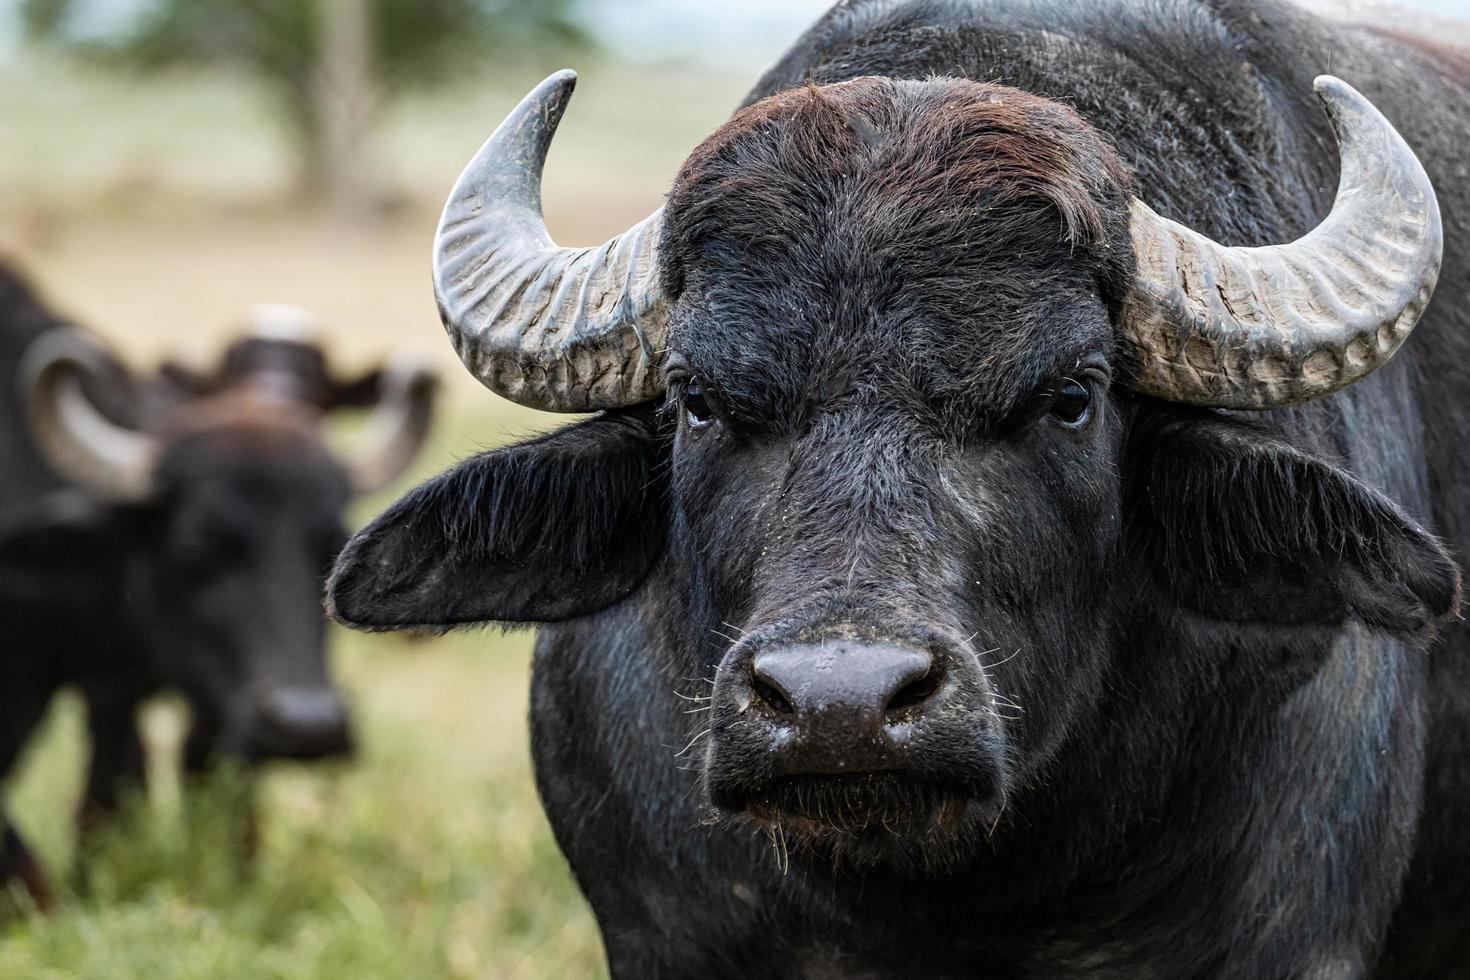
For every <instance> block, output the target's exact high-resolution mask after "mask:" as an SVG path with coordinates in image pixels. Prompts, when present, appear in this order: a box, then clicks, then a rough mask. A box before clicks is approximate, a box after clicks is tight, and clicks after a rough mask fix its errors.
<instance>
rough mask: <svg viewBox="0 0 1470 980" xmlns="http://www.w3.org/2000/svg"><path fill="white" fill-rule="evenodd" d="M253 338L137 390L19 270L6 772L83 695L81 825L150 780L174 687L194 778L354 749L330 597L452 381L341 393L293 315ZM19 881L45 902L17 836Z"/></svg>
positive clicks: (343, 386)
mask: <svg viewBox="0 0 1470 980" xmlns="http://www.w3.org/2000/svg"><path fill="white" fill-rule="evenodd" d="M250 327H251V329H250V331H249V333H248V335H247V336H246V337H245V338H244V339H241V340H238V341H237V342H235V343H234V344H233V345H232V346H231V347H230V348H229V349H228V351H227V352H226V354H225V356H224V359H223V363H222V364H220V365H219V366H218V368H217V369H216V370H214V371H212V372H209V373H198V372H194V371H191V370H188V369H185V368H182V367H180V366H178V365H172V364H171V365H166V366H165V367H164V368H163V369H162V370H161V371H160V372H159V373H158V374H157V375H156V376H153V377H148V378H140V377H137V376H135V375H133V374H132V373H130V372H129V371H128V370H127V369H125V368H124V367H123V365H122V364H121V363H120V362H119V360H118V359H117V358H116V357H115V356H114V355H113V354H111V353H110V352H109V351H108V350H107V348H106V347H105V346H104V345H103V344H101V343H100V342H99V341H98V339H97V338H96V337H95V336H93V335H91V334H88V333H86V332H85V331H83V330H81V329H79V328H77V327H75V326H72V325H70V324H67V323H65V322H63V321H60V320H58V319H57V318H56V317H55V316H53V315H52V314H51V313H49V312H48V311H47V310H46V309H45V308H43V307H42V306H41V305H40V304H39V303H38V302H37V301H36V300H35V298H34V297H33V296H32V294H31V293H30V292H29V291H28V290H27V288H26V287H25V286H24V285H23V284H22V283H21V282H20V281H19V280H18V279H17V278H16V277H15V276H14V275H13V274H11V273H9V272H7V271H5V270H4V269H0V399H3V401H0V404H3V405H4V406H5V407H4V414H3V416H0V651H3V653H0V773H5V772H8V770H9V769H10V767H11V766H12V764H13V762H14V760H15V758H16V756H17V754H18V752H19V751H20V749H21V748H22V746H23V745H24V743H25V741H26V739H27V737H28V735H29V733H30V732H31V730H32V729H33V728H34V727H35V725H36V724H37V722H38V721H39V720H40V719H41V717H42V715H43V714H44V712H45V710H46V707H47V705H48V704H49V702H50V700H51V697H52V695H54V694H55V693H56V692H57V690H58V689H60V688H62V687H64V686H75V687H76V688H77V689H79V690H80V692H81V694H82V696H83V698H84V700H85V703H86V711H87V720H88V725H89V728H90V732H91V736H92V745H93V754H92V760H91V767H90V771H89V774H88V778H87V787H86V795H85V798H84V801H83V804H82V818H83V822H84V823H85V822H87V821H89V820H90V819H91V818H92V817H94V816H96V815H98V814H100V813H104V812H106V811H107V810H109V809H111V808H113V807H115V806H116V804H117V801H118V794H119V792H120V790H121V789H122V788H123V787H126V786H128V785H129V784H135V785H136V784H138V783H139V782H140V781H141V779H142V777H143V772H144V752H143V747H142V744H141V742H140V739H139V735H138V732H137V729H136V724H135V712H136V709H137V707H138V706H139V704H140V702H142V701H143V700H144V699H145V698H147V697H149V696H150V695H153V694H155V693H156V692H158V691H160V690H162V689H176V690H178V691H180V692H182V693H183V695H184V696H185V698H186V699H187V700H188V703H189V705H190V707H191V709H192V714H193V727H192V730H191V732H190V735H189V737H188V741H187V743H186V747H185V752H184V755H185V765H186V767H188V768H189V769H190V770H191V771H197V770H200V769H203V768H205V767H206V766H207V765H208V763H209V762H210V761H211V760H213V759H217V758H222V757H223V758H233V759H237V760H242V761H244V762H245V763H252V762H258V761H262V760H267V759H281V758H292V759H316V758H325V757H330V756H341V755H345V754H347V753H348V752H350V751H351V748H352V737H351V730H350V725H349V716H348V709H347V706H346V704H345V703H344V701H343V699H342V697H341V695H340V694H339V693H338V691H337V690H336V689H335V688H334V686H333V684H332V681H331V679H330V678H329V676H328V671H327V664H326V658H325V643H324V640H325V621H324V618H323V615H322V610H321V591H322V578H323V576H324V574H325V573H326V571H327V569H328V568H329V566H330V564H331V561H332V558H333V556H334V555H335V554H336V552H337V550H338V548H339V547H340V546H341V544H342V542H343V541H344V540H345V535H346V529H345V527H344V525H343V511H344V509H345V507H346V506H347V503H348V501H349V500H351V499H352V497H353V496H354V495H355V494H362V493H369V492H371V491H373V490H376V489H378V488H380V487H382V486H384V485H386V484H387V483H389V482H390V481H392V480H393V479H394V478H395V477H397V476H398V475H399V474H401V473H402V472H403V471H404V469H405V468H406V467H407V465H408V464H409V463H410V461H411V460H412V459H413V457H414V455H415V454H416V452H417V451H418V449H419V447H420V446H421V445H422V443H423V440H424V436H425V434H426V432H427V430H428V428H429V424H430V418H431V414H432V403H433V392H434V387H435V385H434V379H433V376H432V375H431V374H430V373H429V371H428V370H427V369H426V368H425V367H423V366H422V365H421V364H419V363H418V362H416V361H415V362H410V361H408V360H399V361H395V362H394V363H393V364H391V365H390V366H389V367H387V368H384V369H382V370H377V371H373V372H371V373H369V374H367V375H365V376H363V377H358V378H352V379H347V380H342V379H339V378H337V377H334V376H333V375H332V373H331V372H329V371H328V369H327V365H326V360H325V358H324V356H323V352H322V350H321V348H320V347H319V346H318V345H317V344H316V343H314V342H313V341H312V339H311V330H310V327H311V321H310V317H309V316H308V315H307V314H305V313H304V312H303V311H300V310H296V309H294V308H290V307H261V308H259V309H258V310H257V311H256V313H255V315H254V318H253V322H252V323H251V324H250ZM352 408H360V409H367V410H369V416H368V419H367V421H366V423H365V427H364V429H363V431H362V433H361V436H360V438H359V440H358V445H359V447H360V448H359V449H358V451H357V452H355V453H354V454H353V455H352V456H351V457H350V458H345V459H344V458H341V457H340V456H338V455H336V454H334V453H333V452H332V451H331V450H330V449H329V448H328V446H327V443H326V440H325V438H324V435H325V429H326V427H327V422H328V419H329V418H330V417H331V415H332V413H333V412H334V411H335V410H338V409H352ZM0 828H4V822H3V820H0ZM17 877H18V878H20V879H21V880H22V881H24V882H25V884H26V887H27V889H28V890H29V891H30V892H31V893H32V894H33V895H34V896H35V897H36V898H37V900H38V901H40V902H42V903H43V904H44V902H45V901H46V899H47V894H46V883H45V881H44V879H43V878H42V876H41V875H40V873H39V871H38V869H37V868H36V866H35V863H34V861H33V860H32V859H31V857H30V856H29V855H28V853H27V852H26V849H25V847H24V845H23V844H22V842H21V840H20V839H19V837H18V836H17V835H16V834H15V833H14V831H13V830H11V829H8V828H5V834H4V850H3V853H0V881H4V880H10V879H14V878H17Z"/></svg>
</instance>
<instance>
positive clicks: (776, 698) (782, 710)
mask: <svg viewBox="0 0 1470 980" xmlns="http://www.w3.org/2000/svg"><path fill="white" fill-rule="evenodd" d="M750 690H751V693H752V694H754V695H755V698H756V700H757V701H759V702H761V703H763V704H764V705H765V706H766V707H767V708H770V709H771V710H772V711H774V712H776V713H777V714H778V715H790V714H795V713H796V709H795V708H793V707H792V706H791V701H790V700H789V699H788V698H787V697H786V695H785V694H783V693H782V692H781V689H780V688H779V687H776V685H774V684H770V683H767V682H766V681H765V680H763V679H762V678H761V677H760V675H759V674H754V675H752V676H751V678H750Z"/></svg>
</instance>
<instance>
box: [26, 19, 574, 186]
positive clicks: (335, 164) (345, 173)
mask: <svg viewBox="0 0 1470 980" xmlns="http://www.w3.org/2000/svg"><path fill="white" fill-rule="evenodd" d="M577 3H578V0H138V2H135V3H134V4H132V10H133V14H132V16H130V17H125V18H122V21H123V22H122V23H121V24H117V25H111V21H109V24H110V28H109V29H108V30H105V31H98V30H96V29H95V28H94V27H93V26H92V25H89V24H88V23H86V19H87V17H86V15H87V13H88V10H87V8H89V7H91V6H93V5H92V4H90V3H88V2H87V0H22V6H21V14H22V24H23V26H24V29H25V30H26V33H27V35H28V37H30V38H31V39H34V40H39V41H43V42H47V43H51V44H53V45H57V46H60V47H63V48H66V49H69V50H72V51H75V52H78V53H80V54H83V55H85V56H88V57H93V58H100V59H107V60H113V61H120V62H123V63H126V64H129V65H135V66H139V67H143V68H154V67H161V66H166V65H174V64H189V63H194V64H198V63H209V62H230V63H235V64H239V65H243V66H245V67H246V68H248V69H249V70H250V71H252V72H254V73H256V74H258V75H259V76H260V77H261V78H262V79H264V80H265V81H266V83H267V84H268V85H270V86H271V88H272V90H273V92H274V94H275V96H276V104H277V106H278V107H279V110H280V112H281V116H282V118H283V120H284V121H285V122H286V124H287V126H288V127H289V130H290V134H291V137H292V139H293V143H294V145H295V147H296V150H297V153H298V159H299V161H300V178H301V187H302V190H303V191H304V192H305V193H307V194H308V195H310V196H312V197H313V198H315V199H323V200H326V201H328V202H330V203H331V204H332V206H333V207H334V209H336V210H338V211H339V212H342V213H360V212H361V211H362V209H363V208H364V207H365V206H366V204H367V203H368V200H369V196H370V194H371V187H370V185H369V182H368V180H367V179H366V177H367V175H366V174H365V172H364V165H363V160H364V154H365V137H366V135H367V133H368V131H369V129H370V126H371V122H372V119H373V117H374V116H375V115H376V114H377V112H378V110H379V108H380V107H381V106H382V104H383V103H384V101H385V100H386V99H388V98H391V97H392V96H393V95H394V94H396V93H397V92H399V91H402V90H403V89H405V88H409V87H414V86H428V85H433V84H437V83H441V82H444V81H447V80H448V79H450V78H453V77H454V76H456V75H463V74H464V73H463V71H462V67H463V65H465V64H466V63H468V64H484V63H486V62H487V61H488V60H489V59H490V58H491V57H493V56H496V55H500V56H504V55H507V54H515V53H518V52H523V51H526V50H529V49H535V48H544V47H579V46H586V45H587V44H588V43H589V40H588V37H587V35H586V34H585V33H584V32H583V30H582V29H581V28H580V27H579V26H578V24H577V21H576V19H575V17H574V8H575V7H576V6H577Z"/></svg>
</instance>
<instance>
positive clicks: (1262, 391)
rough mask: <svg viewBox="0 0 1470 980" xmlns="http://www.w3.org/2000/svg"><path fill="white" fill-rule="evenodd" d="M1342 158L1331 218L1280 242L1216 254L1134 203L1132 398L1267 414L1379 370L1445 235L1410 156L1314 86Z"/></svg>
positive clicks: (1128, 329)
mask: <svg viewBox="0 0 1470 980" xmlns="http://www.w3.org/2000/svg"><path fill="white" fill-rule="evenodd" d="M1315 88H1316V91H1317V95H1318V97H1319V98H1320V99H1321V100H1322V104H1323V105H1324V106H1325V107H1326V110H1327V115H1328V118H1329V119H1330V121H1331V123H1332V129H1333V132H1334V133H1335V134H1336V137H1337V142H1338V148H1339V154H1340V156H1341V178H1340V180H1339V183H1338V188H1337V198H1336V200H1335V201H1334V202H1333V205H1332V212H1331V213H1330V214H1329V215H1328V216H1327V217H1326V218H1325V219H1324V220H1323V221H1322V223H1321V224H1320V225H1318V226H1317V227H1316V228H1314V229H1313V230H1312V231H1311V232H1309V233H1308V234H1307V235H1305V236H1303V237H1302V238H1300V239H1298V240H1297V241H1295V242H1292V243H1291V244H1289V245H1270V246H1265V247H1260V248H1228V247H1226V246H1223V245H1220V244H1217V243H1216V242H1213V241H1211V240H1210V239H1208V238H1206V237H1205V236H1203V235H1201V234H1199V233H1198V232H1195V231H1192V230H1190V229H1189V228H1186V227H1184V226H1183V225H1181V224H1178V223H1177V222H1174V221H1170V220H1168V219H1167V218H1163V217H1160V216H1159V215H1158V214H1156V213H1154V212H1153V211H1152V210H1150V209H1149V207H1148V206H1147V205H1145V204H1144V203H1143V202H1141V201H1137V200H1135V201H1134V202H1133V216H1132V224H1131V234H1132V239H1133V249H1134V253H1135V256H1136V258H1137V262H1138V271H1137V276H1136V279H1135V282H1134V286H1133V291H1132V293H1131V295H1130V297H1129V301H1128V306H1127V309H1126V311H1125V313H1124V317H1123V328H1124V332H1125V334H1126V335H1127V337H1128V339H1129V341H1130V342H1131V343H1132V345H1133V347H1134V348H1135V349H1136V350H1137V352H1138V355H1139V361H1140V365H1141V371H1140V374H1139V377H1138V380H1137V381H1136V383H1135V385H1134V387H1135V388H1136V389H1137V390H1139V391H1141V392H1143V393H1145V394H1149V395H1155V396H1157V397H1159V398H1164V399H1167V400H1169V401H1176V402H1188V403H1191V404H1195V405H1210V406H1215V407H1220V408H1241V409H1268V408H1275V407H1277V406H1281V405H1291V404H1295V403H1297V402H1304V401H1307V400H1309V399H1312V398H1319V397H1321V396H1323V395H1328V394H1331V393H1332V392H1334V391H1337V390H1338V389H1340V388H1343V387H1345V386H1347V385H1350V384H1352V383H1353V382H1354V381H1357V380H1358V379H1360V378H1362V377H1364V376H1365V375H1367V374H1368V373H1370V372H1371V371H1373V370H1374V369H1375V368H1377V367H1378V366H1379V365H1381V364H1383V363H1384V362H1385V361H1387V360H1388V359H1389V357H1391V356H1392V355H1393V353H1394V351H1396V350H1397V349H1398V347H1399V345H1400V344H1402V343H1403V342H1404V339H1405V338H1406V337H1408V335H1409V331H1410V330H1412V329H1413V328H1414V324H1415V323H1416V322H1417V321H1418V319H1419V316H1420V314H1422V313H1423V312H1424V307H1425V304H1427V303H1428V302H1429V297H1430V294H1431V293H1432V292H1433V291H1434V283H1435V280H1436V279H1437V278H1438V276H1439V266H1440V257H1441V253H1442V252H1443V250H1444V232H1443V230H1442V228H1441V227H1440V217H1439V205H1438V203H1437V202H1436V200H1435V197H1434V188H1433V187H1432V186H1431V185H1430V183H1429V177H1428V175H1427V174H1425V172H1424V168H1423V166H1421V165H1420V163H1419V159H1418V158H1417V157H1416V156H1415V155H1414V151H1413V150H1411V149H1409V146H1408V144H1407V143H1405V142H1404V140H1403V137H1401V136H1400V135H1399V134H1398V132H1397V131H1395V129H1394V128H1393V126H1392V125H1391V124H1390V123H1389V122H1388V120H1386V119H1384V118H1383V116H1382V115H1381V114H1380V113H1379V112H1378V110H1377V109H1375V108H1374V107H1373V105H1372V103H1370V102H1369V101H1368V100H1367V99H1365V98H1364V97H1363V96H1362V95H1361V94H1359V93H1358V91H1357V90H1355V89H1354V88H1353V87H1352V86H1350V85H1348V84H1347V83H1346V82H1344V81H1342V80H1341V79H1339V78H1334V77H1333V76H1331V75H1322V76H1319V77H1318V78H1317V81H1316V86H1315Z"/></svg>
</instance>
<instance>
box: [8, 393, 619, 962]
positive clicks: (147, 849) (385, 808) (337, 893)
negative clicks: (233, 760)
mask: <svg viewBox="0 0 1470 980" xmlns="http://www.w3.org/2000/svg"><path fill="white" fill-rule="evenodd" d="M526 418H527V417H526V416H523V415H518V414H515V413H513V412H509V411H507V412H503V413H500V414H499V415H498V416H497V418H496V419H495V420H494V421H490V420H485V421H480V422H478V423H477V424H475V425H471V426H461V425H457V424H447V425H444V426H441V428H440V430H439V431H438V434H437V436H436V438H435V440H434V445H433V446H431V447H430V450H429V452H427V453H426V462H424V463H423V464H422V465H421V466H420V467H419V471H420V473H421V474H423V473H427V472H431V471H433V470H437V469H442V468H443V467H444V466H445V465H447V464H448V462H449V461H450V460H451V459H452V457H453V456H454V455H456V454H462V453H463V452H464V451H466V450H467V448H468V446H467V445H466V444H467V443H473V442H475V441H476V439H475V437H474V435H473V433H474V432H476V431H480V432H487V433H500V432H503V431H504V430H505V429H506V428H507V427H515V428H517V429H523V428H525V423H526ZM386 496H387V497H391V496H392V493H389V494H387V495H386ZM383 502H384V500H383V499H382V498H380V499H378V500H374V501H368V502H366V503H365V504H364V505H363V507H362V508H360V509H361V511H362V513H361V514H360V515H359V517H365V516H366V515H367V514H368V513H370V512H371V511H372V510H373V509H375V508H376V507H377V506H379V505H381V504H382V503H383ZM331 642H332V647H333V661H334V667H335V670H336V674H337V677H338V678H339V680H340V681H341V683H342V685H343V686H344V687H345V688H346V689H347V691H348V692H349V695H350V697H351V698H352V700H353V703H354V708H355V712H356V714H355V718H356V722H357V726H358V733H359V739H360V751H359V754H358V756H357V758H356V759H355V760H353V761H352V762H350V763H346V764H339V765H332V766H316V767H312V766H305V765H278V766H274V767H271V768H270V769H269V770H268V771H267V772H266V773H265V774H264V775H263V777H261V779H260V780H259V786H258V789H257V792H258V800H257V803H258V812H259V814H260V817H261V820H260V834H261V838H260V846H259V850H258V853H257V856H256V859H255V861H254V862H253V863H252V864H250V865H249V866H248V870H244V871H242V868H241V863H240V861H239V859H238V855H239V847H238V846H237V845H238V841H239V840H240V838H241V834H242V829H241V827H242V825H241V821H240V813H241V812H242V810H243V808H242V806H241V803H240V800H241V797H242V795H243V793H242V783H243V777H240V776H239V775H238V774H231V773H225V774H222V776H221V777H220V778H218V779H215V780H213V781H212V782H211V783H210V784H209V785H207V786H204V787H199V788H195V789H193V790H192V791H191V792H189V793H183V792H181V790H180V787H179V784H178V780H177V776H176V767H175V760H176V755H177V751H178V746H179V742H180V737H181V734H182V732H183V729H184V725H185V724H186V717H185V709H183V708H182V706H180V705H179V704H176V703H171V702H162V703H160V704H158V705H155V706H152V707H150V708H149V709H148V710H147V711H146V712H145V714H144V718H143V730H144V732H145V736H146V738H147V741H148V743H149V745H150V751H151V753H152V756H153V766H154V769H155V772H154V773H153V776H154V778H153V779H152V780H151V784H152V788H151V790H150V793H149V795H148V798H147V799H141V800H137V801H134V803H133V805H131V806H130V807H128V808H127V810H126V811H125V812H124V813H123V814H122V815H121V816H120V817H119V818H118V819H116V820H115V821H114V822H112V824H111V825H109V826H108V827H107V828H105V830H104V831H103V832H102V833H101V834H99V835H98V838H97V839H96V840H95V841H93V842H92V843H91V844H90V845H89V854H88V858H87V860H86V861H85V862H81V863H80V866H79V863H78V862H76V861H75V860H74V855H73V851H74V846H75V845H74V835H73V833H72V830H71V826H70V819H69V815H70V814H71V813H72V811H73V808H74V805H75V801H76V799H77V797H78V795H79V792H80V780H81V773H82V765H83V751H84V749H83V739H82V721H81V712H80V706H79V704H78V703H77V702H76V700H75V699H74V698H72V697H63V698H61V699H60V700H59V701H58V703H57V705H56V707H55V708H54V710H53V711H52V713H51V715H50V717H49V718H48V720H47V722H46V724H45V727H44V730H42V731H41V732H39V733H38V735H37V736H36V738H35V739H34V740H33V744H32V747H31V750H30V751H29V753H28V754H27V756H26V758H25V759H24V761H23V764H22V767H21V769H20V770H19V771H18V772H17V773H16V774H15V776H14V778H13V779H12V780H11V781H10V787H9V794H8V796H9V803H8V808H9V812H10V813H11V814H12V815H13V817H14V820H15V823H16V824H17V825H18V826H19V827H20V829H21V832H22V833H23V834H24V836H25V837H26V838H27V840H29V841H30V842H32V843H33V844H34V845H35V847H36V849H37V851H38V852H39V854H40V855H41V857H42V860H43V862H44V863H45V865H46V866H47V868H48V870H49V871H50V872H51V873H52V875H53V878H54V879H55V880H56V881H58V882H59V883H60V884H61V886H62V897H61V901H60V903H59V906H58V908H57V909H56V910H55V912H54V913H53V914H51V915H49V916H34V915H27V916H22V917H19V918H12V919H11V920H10V921H9V922H8V923H6V924H4V925H0V977H4V978H33V977H34V978H47V980H50V978H55V980H61V978H68V980H70V978H82V980H93V978H95V980H131V978H137V980H194V978H199V980H204V978H210V980H217V978H230V980H234V978H242V980H247V978H270V980H277V978H279V980H286V978H301V980H307V978H311V980H332V978H339V977H340V978H343V980H348V978H351V980H360V978H378V977H384V978H397V977H404V978H413V980H433V978H440V977H443V978H482V977H483V978H517V980H531V978H548V980H550V978H558V980H561V978H577V977H593V976H599V975H602V973H603V967H602V955H601V950H600V945H599V942H598V939H597V932H596V927H595V925H594V924H593V922H592V919H591V916H590V913H589V912H588V910H587V908H586V906H585V904H584V903H583V901H582V899H581V897H580V896H579V894H578V893H577V890H576V888H575V886H574V884H573V883H572V880H571V877H570V874H569V872H568V870H567V867H566V864H565V862H564V861H563V860H562V858H561V855H560V853H559V852H558V851H557V849H556V845H555V843H554V842H553V840H552V838H551V834H550V829H549V828H548V826H547V824H546V820H545V818H544V816H543V815H542V812H541V808H540V803H539V801H538V799H537V797H536V792H535V789H534V786H533V784H532V781H531V772H530V756H529V751H528V748H527V744H526V743H527V732H526V699H527V680H528V674H529V653H530V644H531V637H530V635H529V634H526V633H516V634H505V633H501V632H499V631H495V630H483V631H478V632H470V633H461V634H456V635H452V636H447V637H441V638H436V639H418V638H413V637H403V636H396V635H388V636H367V635H361V634H355V633H350V632H347V631H345V630H336V631H334V633H333V636H332V639H331ZM81 867H85V870H86V878H87V887H85V888H81V887H78V886H77V884H76V882H77V879H78V874H79V871H80V869H81Z"/></svg>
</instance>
